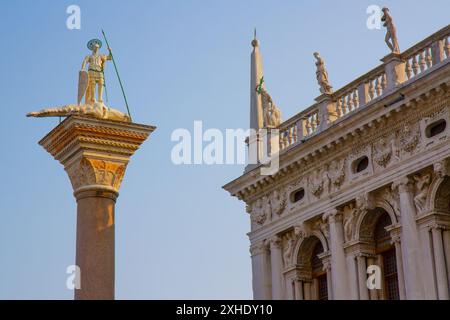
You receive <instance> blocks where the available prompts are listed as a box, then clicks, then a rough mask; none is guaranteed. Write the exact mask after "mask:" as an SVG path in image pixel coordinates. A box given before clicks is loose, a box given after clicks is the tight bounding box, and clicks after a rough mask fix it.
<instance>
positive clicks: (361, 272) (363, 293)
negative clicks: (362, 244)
mask: <svg viewBox="0 0 450 320" xmlns="http://www.w3.org/2000/svg"><path fill="white" fill-rule="evenodd" d="M356 259H357V262H358V284H359V299H360V300H369V289H368V288H367V266H366V257H364V256H361V255H359V256H358V257H357V258H356Z"/></svg>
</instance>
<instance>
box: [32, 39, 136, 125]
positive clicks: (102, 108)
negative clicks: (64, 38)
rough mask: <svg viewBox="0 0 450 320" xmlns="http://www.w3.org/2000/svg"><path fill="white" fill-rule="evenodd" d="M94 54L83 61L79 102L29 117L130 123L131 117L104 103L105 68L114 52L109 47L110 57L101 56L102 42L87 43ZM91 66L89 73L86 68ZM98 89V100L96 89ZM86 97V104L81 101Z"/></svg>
mask: <svg viewBox="0 0 450 320" xmlns="http://www.w3.org/2000/svg"><path fill="white" fill-rule="evenodd" d="M87 47H88V49H89V50H91V51H92V53H91V54H90V55H88V56H86V57H85V58H84V60H83V64H82V66H81V70H80V72H79V80H78V102H77V104H67V105H63V106H60V107H55V108H46V109H42V110H40V111H36V112H30V113H28V114H27V117H58V116H59V117H66V116H71V115H84V116H91V117H94V118H99V119H106V120H117V121H124V122H130V121H131V119H130V116H129V115H127V114H125V113H123V112H121V111H119V110H116V109H113V108H109V107H107V106H106V105H105V104H104V103H103V87H104V85H105V75H104V68H105V63H106V61H108V60H112V59H113V56H112V51H111V48H109V46H108V51H109V55H102V54H99V49H100V48H101V47H102V42H101V41H100V40H99V39H92V40H90V41H89V42H88V43H87ZM87 65H89V67H88V71H86V66H87ZM96 87H97V99H95V89H96ZM83 96H85V103H84V104H81V101H82V99H83Z"/></svg>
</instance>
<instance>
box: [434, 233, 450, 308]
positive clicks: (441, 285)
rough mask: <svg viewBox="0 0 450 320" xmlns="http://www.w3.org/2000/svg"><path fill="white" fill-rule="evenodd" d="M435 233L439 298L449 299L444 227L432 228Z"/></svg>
mask: <svg viewBox="0 0 450 320" xmlns="http://www.w3.org/2000/svg"><path fill="white" fill-rule="evenodd" d="M431 233H432V235H433V248H434V261H435V268H436V280H437V289H438V297H439V300H448V299H449V294H448V278H447V269H446V266H445V253H444V244H443V242H442V229H441V228H439V227H434V228H432V230H431Z"/></svg>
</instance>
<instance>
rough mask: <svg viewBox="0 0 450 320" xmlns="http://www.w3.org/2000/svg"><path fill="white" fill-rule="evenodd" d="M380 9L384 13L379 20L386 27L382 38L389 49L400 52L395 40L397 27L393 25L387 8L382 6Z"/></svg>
mask: <svg viewBox="0 0 450 320" xmlns="http://www.w3.org/2000/svg"><path fill="white" fill-rule="evenodd" d="M382 11H383V13H384V14H383V16H382V17H381V21H383V22H384V23H383V26H385V27H386V37H385V38H384V41H385V42H386V44H387V46H388V47H389V49H391V51H392V53H400V48H399V46H398V40H397V28H396V27H395V25H394V20H393V19H392V16H391V14H390V12H389V8H386V7H384V8H383V9H382Z"/></svg>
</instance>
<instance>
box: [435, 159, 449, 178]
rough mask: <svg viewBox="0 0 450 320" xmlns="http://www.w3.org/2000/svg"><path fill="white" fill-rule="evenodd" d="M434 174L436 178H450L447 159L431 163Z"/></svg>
mask: <svg viewBox="0 0 450 320" xmlns="http://www.w3.org/2000/svg"><path fill="white" fill-rule="evenodd" d="M433 170H434V173H435V174H436V176H437V177H438V178H443V177H445V176H450V161H449V159H448V158H447V159H442V160H440V161H437V162H435V163H433Z"/></svg>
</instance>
